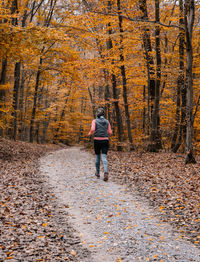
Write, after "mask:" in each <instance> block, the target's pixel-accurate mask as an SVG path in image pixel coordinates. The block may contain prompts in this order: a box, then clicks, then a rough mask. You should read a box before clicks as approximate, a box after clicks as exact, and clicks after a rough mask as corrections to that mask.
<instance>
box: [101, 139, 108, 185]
mask: <svg viewBox="0 0 200 262" xmlns="http://www.w3.org/2000/svg"><path fill="white" fill-rule="evenodd" d="M108 149H109V141H108V140H105V141H104V142H103V145H102V155H101V158H102V162H103V167H104V181H108V160H107V152H108Z"/></svg>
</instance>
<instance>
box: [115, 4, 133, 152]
mask: <svg viewBox="0 0 200 262" xmlns="http://www.w3.org/2000/svg"><path fill="white" fill-rule="evenodd" d="M117 8H118V19H119V30H120V62H121V63H122V65H121V66H120V69H121V75H122V84H123V99H124V109H125V116H126V125H127V130H128V139H129V144H130V151H132V150H133V149H134V147H133V139H132V134H131V124H130V114H129V108H128V98H127V78H126V69H125V65H124V46H123V33H124V30H123V25H122V21H123V20H122V16H121V1H120V0H117Z"/></svg>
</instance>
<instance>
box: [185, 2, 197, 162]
mask: <svg viewBox="0 0 200 262" xmlns="http://www.w3.org/2000/svg"><path fill="white" fill-rule="evenodd" d="M184 9H185V10H184V24H185V35H186V88H187V106H186V120H187V128H186V160H185V163H186V164H188V163H196V161H195V158H194V153H193V75H192V65H193V50H192V32H193V26H194V17H195V4H194V0H185V8H184Z"/></svg>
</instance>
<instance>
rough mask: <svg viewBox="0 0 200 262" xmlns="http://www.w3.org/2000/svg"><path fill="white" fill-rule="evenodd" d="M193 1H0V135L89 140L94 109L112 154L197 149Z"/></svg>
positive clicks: (197, 18) (199, 56)
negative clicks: (102, 119) (102, 117)
mask: <svg viewBox="0 0 200 262" xmlns="http://www.w3.org/2000/svg"><path fill="white" fill-rule="evenodd" d="M199 4H200V2H199V1H198V0H196V1H194V0H185V1H184V0H171V1H168V0H164V1H162V0H149V1H147V0H137V1H136V0H105V1H104V0H102V1H98V0H88V1H85V0H2V1H1V3H0V136H1V137H5V138H9V139H14V140H22V141H28V142H36V143H49V142H51V143H58V142H62V143H65V144H75V143H83V144H87V143H88V141H89V138H88V131H89V128H90V125H91V121H92V119H93V118H94V117H95V110H96V108H97V107H98V106H103V107H104V108H105V111H106V117H107V119H108V120H109V121H110V123H111V126H112V129H113V136H112V139H111V145H112V147H113V148H114V149H117V150H119V151H129V150H134V149H145V150H147V151H149V152H157V151H159V150H161V149H162V150H166V151H172V152H178V151H179V152H181V153H184V154H185V161H186V163H190V162H193V163H194V162H195V154H198V152H199V150H200V124H199V122H200V113H199V102H200V87H199V83H200V78H199V74H200V63H199V61H200V49H199V48H200V46H199V44H200V30H199V25H200V9H199V7H200V6H199Z"/></svg>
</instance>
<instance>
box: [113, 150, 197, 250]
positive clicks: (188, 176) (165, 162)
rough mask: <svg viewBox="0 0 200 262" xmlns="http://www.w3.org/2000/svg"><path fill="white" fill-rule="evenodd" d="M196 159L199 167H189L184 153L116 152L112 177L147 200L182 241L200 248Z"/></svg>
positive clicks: (192, 165) (114, 153)
mask: <svg viewBox="0 0 200 262" xmlns="http://www.w3.org/2000/svg"><path fill="white" fill-rule="evenodd" d="M196 159H197V164H190V165H185V164H184V156H183V155H180V154H173V153H166V152H160V153H159V154H157V153H147V152H115V151H112V152H110V153H109V164H110V175H111V176H112V179H113V180H114V181H117V182H120V183H122V184H126V185H128V186H129V188H130V189H131V190H135V189H136V190H137V191H138V192H139V193H140V195H141V196H144V197H146V198H147V199H148V200H149V202H150V204H151V205H152V206H153V207H154V208H156V209H157V210H159V212H160V217H161V219H162V220H163V221H164V222H169V223H170V224H171V225H172V226H173V227H174V229H176V230H177V231H178V232H180V238H187V239H188V240H190V241H191V242H193V243H194V244H195V245H197V246H200V157H199V156H197V157H196Z"/></svg>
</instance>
